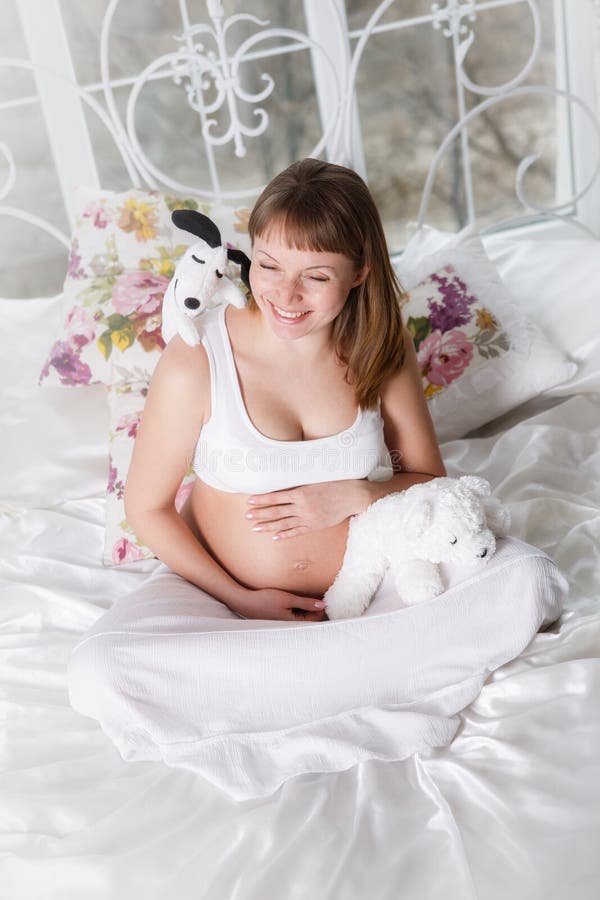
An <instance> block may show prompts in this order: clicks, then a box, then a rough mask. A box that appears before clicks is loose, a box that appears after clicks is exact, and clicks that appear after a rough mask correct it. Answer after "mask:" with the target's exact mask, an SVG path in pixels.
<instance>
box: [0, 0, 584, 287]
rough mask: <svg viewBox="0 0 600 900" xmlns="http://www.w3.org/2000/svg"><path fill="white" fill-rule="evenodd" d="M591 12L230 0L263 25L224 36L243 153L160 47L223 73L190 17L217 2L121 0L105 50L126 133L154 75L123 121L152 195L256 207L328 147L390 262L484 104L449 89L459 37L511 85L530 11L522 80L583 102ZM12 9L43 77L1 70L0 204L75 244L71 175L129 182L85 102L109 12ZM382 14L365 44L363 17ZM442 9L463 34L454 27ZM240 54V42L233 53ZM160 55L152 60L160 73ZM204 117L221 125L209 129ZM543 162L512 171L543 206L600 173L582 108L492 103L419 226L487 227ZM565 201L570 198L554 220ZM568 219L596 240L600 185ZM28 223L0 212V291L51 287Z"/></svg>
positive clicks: (52, 264) (45, 246)
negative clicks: (350, 176) (441, 153)
mask: <svg viewBox="0 0 600 900" xmlns="http://www.w3.org/2000/svg"><path fill="white" fill-rule="evenodd" d="M599 5H600V4H597V3H594V0H580V2H579V3H578V4H576V5H575V4H573V3H566V0H535V2H534V0H438V2H437V3H434V2H432V0H395V2H392V0H384V2H383V3H379V2H378V0H345V2H344V0H303V3H300V2H298V3H289V2H288V0H223V7H224V13H225V16H227V17H228V16H233V15H239V14H242V13H250V14H252V15H253V16H255V17H256V18H257V19H259V20H261V21H259V22H257V21H249V20H247V19H237V20H236V21H235V23H234V24H232V25H231V28H230V29H229V31H228V33H227V41H226V43H227V65H228V66H229V68H230V69H231V67H232V66H234V65H235V64H236V62H239V70H238V74H239V86H241V88H242V90H240V91H238V94H237V96H236V98H235V99H234V101H233V102H234V104H235V115H236V116H237V117H238V118H239V123H240V126H241V130H240V133H239V134H238V139H237V147H236V144H235V143H234V142H233V141H228V142H226V143H224V144H219V143H218V140H219V136H220V135H227V133H228V130H229V128H230V126H231V121H232V120H231V109H230V107H229V106H228V104H227V103H224V104H223V105H221V106H219V107H218V108H215V109H214V110H213V111H212V112H211V111H210V106H211V103H213V101H216V100H217V99H218V88H217V87H215V82H214V79H212V77H211V74H210V71H209V70H208V69H207V70H206V71H205V72H204V73H203V74H201V73H199V72H198V71H196V72H195V73H192V74H191V76H190V74H189V73H188V72H187V71H186V65H185V58H184V57H180V58H179V61H178V62H177V61H175V63H174V65H172V63H173V61H174V57H173V56H170V55H173V54H175V53H177V52H178V51H181V52H183V53H185V52H186V48H187V52H190V48H191V47H192V46H193V45H202V47H201V48H200V47H199V48H198V52H201V53H204V54H205V55H208V54H209V53H210V52H213V53H215V54H217V55H216V56H215V65H218V62H219V60H218V47H217V44H216V43H215V41H214V39H213V37H211V36H210V35H209V34H206V33H201V32H200V31H197V30H195V29H194V28H192V27H191V26H193V25H194V23H199V22H205V23H206V22H207V21H209V19H208V14H207V8H212V9H214V8H216V7H218V6H219V0H187V3H185V2H183V0H182V2H180V3H164V2H161V0H122V2H120V3H118V4H116V8H115V12H114V17H113V19H112V24H111V29H110V37H109V41H108V59H109V62H110V82H111V87H112V97H113V99H114V104H115V109H116V111H117V113H118V115H119V117H120V120H121V122H122V123H126V122H127V116H128V105H129V104H130V103H131V97H132V89H133V88H134V85H135V83H136V81H137V79H138V78H139V76H140V74H141V73H142V72H144V70H147V76H148V77H147V81H146V83H145V84H144V87H143V88H142V89H141V90H140V92H139V96H138V100H137V104H136V105H135V110H134V112H133V113H132V116H131V118H132V121H133V123H134V130H135V138H136V140H137V141H138V142H139V146H140V147H141V148H143V152H144V154H145V157H146V159H144V160H142V168H146V169H147V170H148V172H149V181H150V183H151V184H154V185H155V186H157V187H167V189H169V190H171V191H173V190H176V188H177V185H182V186H188V187H194V188H200V189H203V190H205V191H208V192H209V193H217V194H221V195H225V196H226V197H227V196H228V195H234V196H235V197H236V201H237V202H244V199H246V200H247V202H248V205H251V203H252V200H253V197H254V196H255V195H256V192H257V191H258V189H259V188H260V186H261V185H262V184H264V183H265V182H266V181H267V180H268V179H269V178H270V177H271V176H272V175H274V174H275V173H276V172H277V171H279V170H280V169H281V168H283V167H284V166H285V165H287V164H288V163H289V162H291V161H292V160H293V159H296V158H299V157H301V156H305V155H308V154H314V153H315V152H322V154H323V155H326V154H327V155H328V156H329V158H333V159H337V160H340V161H345V162H348V163H349V164H351V165H353V166H354V167H355V168H357V169H358V171H360V172H361V173H362V174H363V175H364V176H365V177H366V179H367V180H368V182H369V184H370V186H371V189H372V190H373V193H374V195H375V197H376V200H377V202H378V204H379V206H380V209H381V211H382V214H383V219H384V224H385V226H386V231H387V235H388V241H389V245H390V248H391V249H392V250H393V251H397V250H399V249H401V247H402V245H403V244H404V242H405V240H406V230H405V224H406V222H410V221H413V220H415V219H416V218H417V216H418V213H419V205H420V202H421V194H422V191H423V186H424V183H425V178H426V175H427V172H428V169H429V166H430V164H431V161H432V159H433V158H434V154H435V152H436V150H437V148H438V146H439V144H440V143H441V141H442V140H443V138H444V135H445V134H446V133H447V132H448V131H449V130H450V128H451V127H452V126H453V124H454V123H455V122H456V121H457V119H459V118H460V117H461V116H463V115H465V114H468V113H469V112H470V111H471V110H473V109H474V107H475V106H476V105H477V104H478V103H480V102H481V101H482V100H484V99H485V97H484V96H481V95H478V94H477V93H476V92H474V91H472V90H470V89H469V82H467V84H466V85H462V86H460V85H459V84H458V82H457V68H456V64H455V61H456V57H457V53H458V52H459V51H460V48H459V45H460V44H461V42H463V41H464V40H465V39H467V38H469V37H470V35H473V40H472V44H471V45H470V47H469V48H468V51H467V53H466V55H465V58H464V72H465V74H466V77H467V79H470V82H474V83H476V84H483V85H491V86H497V85H500V84H503V83H505V82H507V81H511V80H513V79H514V78H515V77H516V76H517V75H518V73H519V72H521V71H522V70H523V69H524V67H525V66H526V65H527V62H528V59H529V55H530V53H531V49H532V46H533V44H534V36H535V28H534V17H533V15H532V7H535V9H538V10H539V19H540V25H541V32H540V33H541V41H540V46H539V52H538V54H537V56H536V60H535V62H534V63H533V64H532V65H531V67H530V70H529V71H528V72H527V76H526V79H525V80H524V81H523V83H522V85H521V86H520V87H523V86H526V85H540V84H543V85H548V86H557V87H558V88H560V89H562V88H566V89H570V90H572V91H573V92H574V93H577V94H581V95H582V96H583V99H585V100H586V102H587V103H588V104H589V105H592V106H593V105H594V104H595V103H596V102H597V100H596V95H597V87H596V85H597V84H598V81H597V77H598V76H597V74H596V76H595V77H596V80H595V77H594V66H596V65H597V59H598V55H599V51H598V50H596V56H595V55H594V51H595V47H594V40H595V39H596V38H595V36H596V35H597V34H599V33H600V27H596V26H597V24H598V22H600V10H598V9H597V7H598V6H599ZM5 7H6V9H5V11H4V17H3V28H2V31H1V33H0V55H2V56H3V57H10V58H13V59H14V58H15V57H17V58H20V59H23V60H26V61H27V60H31V61H32V62H33V63H35V64H36V65H37V66H41V67H43V68H42V69H40V70H39V71H38V75H37V77H34V76H33V75H32V73H31V71H29V70H28V69H27V68H26V67H24V66H23V65H17V64H13V65H11V66H8V67H6V68H5V71H6V72H7V73H8V76H9V77H8V78H5V79H3V82H2V88H1V89H0V193H1V192H2V191H4V195H5V196H4V199H3V200H0V202H4V203H6V204H7V205H10V206H11V207H17V208H19V209H21V210H24V211H25V212H26V213H27V214H29V215H31V216H38V217H40V218H41V219H43V220H45V221H46V222H48V223H49V225H50V226H51V227H55V228H57V229H59V230H60V231H61V232H62V233H63V234H68V233H69V231H70V218H69V202H70V197H71V194H72V187H73V184H74V183H76V182H83V183H87V184H90V185H94V184H96V185H102V186H103V187H107V188H112V189H116V190H119V189H124V188H127V187H129V186H130V185H131V182H132V171H131V169H130V170H129V171H128V169H127V167H126V166H125V165H124V163H123V160H122V159H121V157H120V155H119V152H118V150H117V149H116V148H115V142H114V139H113V137H112V136H111V134H110V130H109V129H107V127H106V122H103V121H102V118H101V117H99V116H98V115H97V114H96V113H95V112H94V111H93V110H92V108H91V107H92V106H94V105H97V106H98V107H100V108H101V109H102V110H104V118H105V119H107V118H108V119H109V112H110V111H109V110H108V109H107V106H106V102H105V98H104V94H103V85H102V67H101V60H100V46H99V37H100V35H101V32H102V23H103V20H104V17H105V14H106V12H107V9H108V8H109V2H108V0H87V2H86V3H83V4H82V3H73V2H72V0H46V2H45V3H44V10H43V15H40V12H39V4H38V3H36V2H35V0H8V2H7V3H6V4H5ZM383 8H385V11H384V12H383V14H382V15H380V16H379V17H378V18H377V21H376V22H375V25H374V27H373V28H372V33H370V35H369V36H368V40H366V42H365V38H366V37H367V35H366V32H365V29H366V28H367V26H368V23H369V21H370V20H371V21H373V16H374V15H375V14H376V12H377V10H378V9H383ZM452 14H454V15H455V17H456V23H457V26H458V25H460V28H461V31H460V32H457V34H455V35H453V34H452V32H451V28H450V25H451V21H452V20H451V16H452ZM596 16H598V19H597V18H596ZM266 20H268V23H269V24H265V21H266ZM186 26H187V37H184V32H185V31H186ZM445 32H447V33H445ZM174 36H175V38H174ZM317 45H318V46H317ZM363 45H364V46H363ZM240 46H244V47H245V51H244V53H243V54H242V58H236V51H237V50H238V48H239V47H240ZM319 48H321V49H319ZM573 48H576V52H574V51H573ZM358 52H360V59H359V62H358V65H357V67H356V72H355V75H356V77H355V80H354V82H353V87H354V90H353V92H352V93H351V94H350V95H349V96H348V98H347V99H348V103H347V106H346V107H345V110H346V113H347V121H349V122H351V123H352V128H351V129H350V130H349V131H346V130H342V131H339V130H338V129H337V126H336V117H337V114H338V111H339V104H340V96H341V95H342V94H343V93H344V90H345V86H346V84H347V80H348V77H349V75H351V74H352V73H353V68H352V67H353V61H355V62H356V61H357V60H358V56H357V55H356V54H357V53H358ZM157 59H159V60H162V61H161V62H159V63H154V61H155V60H157ZM147 67H150V68H147ZM49 71H53V72H57V73H58V77H54V76H50V75H49V74H48V72H49ZM229 74H230V75H231V76H232V77H235V75H236V72H234V71H230V73H229ZM269 78H270V79H272V82H273V86H272V89H271V90H269V88H270V85H271V82H270V81H269ZM68 79H71V80H72V81H74V82H76V84H77V85H78V86H79V93H78V92H77V90H73V89H72V88H71V87H69V84H68ZM225 87H226V86H225ZM194 89H195V90H196V94H195V95H194V94H193V90H194ZM82 93H83V94H85V98H87V102H83V100H82V97H81V94H82ZM199 96H201V98H202V103H203V104H204V109H202V108H201V104H198V103H197V100H198V97H199ZM257 96H258V97H259V99H256V97H257ZM190 104H192V106H193V105H194V104H196V107H200V108H197V109H195V110H194V109H192V108H191V106H190ZM213 105H214V106H215V107H217V103H216V102H214V104H213ZM260 110H264V112H262V113H261V112H260ZM265 116H267V117H268V123H267V121H266V119H265V118H264V117H265ZM208 119H214V120H215V121H214V124H213V125H211V126H208V125H207V120H208ZM263 125H264V126H265V127H264V128H263ZM203 127H204V128H206V127H209V129H210V135H211V138H212V139H213V141H214V142H213V143H210V142H209V143H208V144H206V143H205V142H204V140H203V137H202V129H203ZM323 130H324V131H325V132H326V133H325V137H324V138H323ZM252 132H254V133H252ZM236 150H237V152H236ZM241 151H242V152H243V154H244V155H239V153H240V152H241ZM539 151H541V156H540V158H539V160H538V161H537V162H536V163H535V165H532V166H531V168H530V169H529V170H528V171H527V173H526V175H525V177H524V179H523V189H524V191H525V193H526V195H527V197H528V198H531V199H532V200H533V201H534V202H535V203H541V204H548V205H552V204H555V203H557V202H563V201H565V202H566V201H569V198H572V197H573V195H574V193H576V190H575V189H576V188H577V190H579V189H580V188H581V187H582V186H583V185H584V184H585V183H586V181H588V180H589V178H590V176H591V174H593V171H594V168H595V167H596V165H597V162H598V139H597V135H596V133H595V131H594V127H593V125H591V124H590V122H589V118H588V116H587V115H586V114H585V113H584V112H583V111H582V110H580V109H579V108H574V107H573V106H571V107H568V106H567V105H566V104H565V103H564V101H562V100H560V99H558V98H557V97H555V96H554V95H552V93H546V94H542V93H526V92H524V91H523V92H522V93H521V95H520V96H515V97H512V98H510V99H507V100H506V101H503V102H501V103H493V104H492V105H490V106H489V108H488V109H486V110H485V111H484V112H483V113H482V114H481V115H478V116H477V117H476V118H475V119H473V121H472V122H469V124H468V127H467V128H466V129H465V130H464V132H463V134H462V136H461V135H459V136H458V137H457V139H456V140H455V141H454V142H453V143H452V145H451V146H450V147H449V148H448V152H447V153H446V155H445V157H444V160H443V162H442V164H441V166H440V169H439V172H438V175H437V177H436V179H435V182H434V184H433V187H432V194H431V202H430V205H429V208H428V211H427V221H428V222H429V223H431V224H434V225H437V226H438V227H441V228H448V229H451V230H456V229H457V228H459V227H460V226H461V225H463V224H464V223H465V222H466V221H467V219H468V218H469V217H470V216H472V215H473V214H474V215H475V216H476V218H477V222H478V224H479V225H480V226H486V225H488V224H490V223H496V222H498V221H499V220H501V219H504V218H506V219H510V218H511V217H513V216H515V215H518V214H519V213H520V212H522V210H521V208H520V207H519V203H518V200H517V199H516V197H515V192H514V183H515V177H516V174H517V172H518V169H519V164H520V162H521V160H522V159H523V158H524V157H526V156H527V155H529V154H531V153H534V152H539ZM13 163H14V165H13ZM54 163H56V166H55V165H54ZM13 173H14V177H13ZM161 173H162V175H161ZM133 174H134V173H133ZM161 179H162V180H161ZM165 179H166V182H165ZM572 209H573V207H572V204H567V203H566V205H565V206H564V209H563V211H564V212H570V211H572ZM577 212H578V214H579V215H581V216H583V218H584V219H586V220H587V221H588V223H589V224H590V225H591V226H592V227H595V228H596V229H597V230H598V233H599V234H600V221H599V220H598V217H600V202H599V199H598V196H597V194H596V195H593V194H592V193H590V194H589V195H588V196H587V197H586V198H584V199H583V200H582V201H581V202H580V203H579V204H578V206H577ZM30 227H31V226H29V225H27V224H23V223H19V224H18V225H15V223H14V220H11V219H9V218H6V217H0V236H1V240H2V245H3V248H4V250H5V252H4V258H5V260H6V261H7V262H6V264H5V265H4V266H3V268H2V272H1V273H0V279H1V281H2V283H0V293H1V294H3V295H7V296H10V295H15V296H25V295H27V294H29V295H35V294H50V293H52V292H53V291H57V290H59V289H60V286H61V283H62V278H63V273H64V252H63V251H62V250H61V248H60V247H59V246H58V245H57V244H56V243H55V241H54V240H53V239H52V238H50V237H49V236H47V235H44V234H43V233H40V232H38V231H36V232H35V233H34V232H33V231H32V234H34V235H35V236H34V239H33V240H28V239H27V236H28V234H29V232H28V229H30ZM41 261H43V262H44V266H40V265H39V263H40V262H41ZM42 271H43V274H42Z"/></svg>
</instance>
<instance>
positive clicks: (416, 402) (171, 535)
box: [69, 159, 564, 798]
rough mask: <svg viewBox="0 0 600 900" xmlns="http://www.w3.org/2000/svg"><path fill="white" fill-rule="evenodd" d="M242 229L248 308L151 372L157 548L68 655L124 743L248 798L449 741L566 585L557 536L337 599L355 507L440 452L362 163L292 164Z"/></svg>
mask: <svg viewBox="0 0 600 900" xmlns="http://www.w3.org/2000/svg"><path fill="white" fill-rule="evenodd" d="M249 232H250V238H251V241H252V248H253V250H252V265H251V268H250V285H251V290H252V299H251V301H250V302H249V304H248V306H247V307H246V308H245V309H237V308H234V307H232V306H228V307H226V308H220V309H215V310H212V311H210V312H208V313H205V314H204V316H203V318H202V343H201V344H200V345H199V346H197V347H189V346H188V345H187V344H185V343H184V342H183V340H181V338H179V336H175V337H174V338H173V339H172V340H171V341H170V343H169V344H168V346H167V347H166V349H165V351H164V353H163V354H162V357H161V359H160V362H159V363H158V366H157V368H156V371H155V373H154V376H153V378H152V382H151V385H150V388H149V392H148V396H147V400H146V405H145V409H144V415H143V420H142V423H141V426H140V428H139V431H138V435H137V439H136V445H135V450H134V455H133V459H132V463H131V467H130V471H129V477H128V480H127V485H126V492H125V501H126V511H127V516H128V519H129V522H130V524H131V525H132V527H133V529H134V530H135V532H136V533H137V535H138V537H139V538H141V539H142V540H143V541H144V543H145V544H147V545H148V546H149V547H150V548H151V549H152V550H153V551H154V553H155V554H156V556H157V557H158V558H159V559H160V560H161V564H160V565H158V567H157V569H156V570H155V572H153V574H152V575H151V576H150V577H149V578H148V579H147V580H146V581H145V582H144V583H143V584H142V585H141V586H140V587H139V588H138V589H137V590H136V591H134V592H133V593H131V594H129V595H128V596H126V597H124V598H122V599H120V600H118V601H117V602H116V603H114V604H113V606H112V607H111V608H110V609H109V610H108V611H107V612H106V613H105V614H104V615H102V616H101V617H100V618H99V619H98V621H97V622H96V623H95V624H94V626H93V627H92V628H91V629H90V630H89V631H88V632H87V633H86V634H85V635H84V636H83V637H82V639H81V640H80V641H79V643H78V644H77V646H76V647H75V649H74V651H73V655H72V657H71V661H70V665H69V695H70V699H71V703H72V705H73V706H74V707H75V709H77V710H78V711H79V712H81V713H83V714H84V715H87V716H91V717H93V718H95V719H97V720H98V721H99V722H100V723H101V725H102V727H103V729H104V731H105V732H106V734H107V735H108V736H109V737H110V738H111V739H112V741H113V742H114V743H115V744H116V746H117V747H118V749H119V750H120V752H121V754H122V756H123V757H124V758H126V759H137V760H152V759H163V760H164V761H166V762H167V763H168V764H170V765H175V766H183V767H187V768H191V769H193V770H195V771H198V772H201V773H202V774H203V775H205V776H206V777H207V778H209V779H210V780H212V781H214V782H215V783H217V784H219V785H220V786H221V787H223V788H224V789H225V790H226V791H228V792H230V793H231V794H232V795H233V796H236V797H237V798H245V797H250V796H258V795H260V794H264V793H268V792H269V791H271V790H273V789H274V788H275V787H277V785H278V784H280V783H281V782H282V781H284V780H285V779H286V778H289V777H291V776H292V775H295V774H299V773H301V772H310V771H338V770H342V769H345V768H348V767H349V766H350V765H352V764H354V763H356V762H358V761H360V760H361V759H365V758H369V757H370V756H374V757H376V758H379V759H401V758H403V757H404V756H407V755H409V754H410V753H411V752H414V751H415V750H417V749H419V748H422V747H425V746H440V745H443V744H446V743H448V742H449V741H450V740H451V739H452V736H453V735H454V733H455V731H456V727H457V720H456V718H455V717H453V715H452V714H453V713H454V712H456V711H457V710H458V709H462V708H463V707H464V706H465V705H466V704H467V703H468V702H470V700H472V699H473V698H474V697H475V696H476V695H477V693H478V691H479V690H480V688H481V685H482V683H483V680H484V678H485V677H486V676H487V674H488V673H489V671H490V668H494V667H497V666H498V665H501V664H502V662H503V661H505V660H507V659H511V658H512V657H514V656H515V655H516V654H517V653H519V652H520V650H521V649H522V648H523V647H524V646H526V645H527V643H528V642H529V640H530V639H531V637H532V636H533V634H534V633H535V631H536V630H537V629H538V627H539V626H540V625H541V623H542V622H544V621H553V619H555V618H556V616H557V615H558V612H559V610H560V602H561V598H562V594H563V592H564V583H563V582H562V581H561V578H560V575H559V573H557V570H556V569H555V567H553V564H552V563H551V561H550V560H549V559H548V558H547V557H545V556H544V554H542V553H541V551H537V550H536V549H535V548H530V547H527V545H521V544H520V543H519V542H512V543H511V542H510V541H506V544H505V546H504V548H500V549H499V551H498V552H497V553H496V556H495V557H494V559H493V560H492V561H491V562H490V563H489V564H488V565H487V566H486V574H485V575H483V576H482V577H481V580H479V581H478V580H476V579H475V580H474V579H470V580H468V581H467V582H465V584H466V587H465V588H464V590H463V589H462V585H459V587H460V591H459V592H458V593H456V592H455V593H454V594H453V593H452V590H450V591H448V592H446V594H444V595H442V596H441V597H440V598H438V600H439V602H437V601H436V603H429V604H421V605H418V606H414V607H411V608H408V609H400V610H397V606H398V603H397V602H396V603H395V602H394V600H395V598H394V591H393V586H392V589H391V590H390V584H389V580H386V579H384V582H383V583H382V585H381V587H380V590H379V591H378V593H377V594H376V595H375V597H374V600H373V602H372V604H371V606H370V607H369V610H368V611H367V613H365V615H364V616H363V617H361V618H360V619H354V620H341V621H335V622H328V621H323V620H325V619H326V614H325V611H324V608H323V607H324V604H323V600H322V598H323V595H324V593H325V591H326V590H327V588H328V587H329V585H330V584H331V583H332V582H333V580H334V578H335V575H336V573H337V571H338V569H339V568H340V566H341V563H342V559H343V555H344V550H345V546H346V537H347V530H348V522H349V519H350V517H351V516H352V515H354V514H356V513H360V512H361V511H362V510H364V509H366V507H367V506H368V505H369V504H370V503H372V502H373V501H375V500H376V499H378V498H380V497H383V496H385V495H386V494H388V493H390V492H392V491H402V490H405V489H406V488H408V487H409V486H410V485H412V484H415V483H417V482H423V481H427V480H429V479H431V478H434V477H436V476H441V475H444V474H445V469H444V465H443V463H442V459H441V457H440V452H439V449H438V445H437V441H436V437H435V433H434V429H433V426H432V422H431V419H430V416H429V412H428V409H427V404H426V401H425V398H424V395H423V390H422V387H421V378H420V373H419V369H418V365H417V360H416V356H415V351H414V348H413V345H412V341H411V339H410V335H408V333H407V332H405V331H404V330H403V325H402V319H401V314H400V304H399V298H400V295H401V289H400V286H399V284H398V283H397V281H396V278H395V276H394V273H393V270H392V268H391V265H390V261H389V257H388V252H387V248H386V244H385V239H384V235H383V229H382V226H381V221H380V218H379V215H378V213H377V210H376V208H375V205H374V203H373V200H372V198H371V195H370V193H369V191H368V189H367V187H366V185H365V184H364V182H363V181H362V179H360V178H359V176H358V175H356V173H354V172H353V171H351V170H349V169H347V168H344V167H342V166H336V165H332V164H328V163H324V162H319V161H317V160H312V159H307V160H303V161H301V162H298V163H295V164H294V165H292V166H290V167H289V168H288V169H286V170H285V171H284V172H283V173H281V174H280V175H278V176H277V177H276V178H275V179H274V180H273V181H272V182H271V183H270V184H269V185H268V186H267V187H266V189H265V190H264V192H263V193H262V194H261V196H260V197H259V199H258V201H257V203H256V205H255V207H254V210H253V212H252V214H251V217H250V222H249ZM190 464H191V465H192V466H193V468H194V471H195V473H196V475H197V479H196V481H195V482H194V486H193V489H192V492H191V494H190V496H189V498H188V501H187V503H186V506H185V507H184V509H183V510H182V512H181V514H179V513H178V512H177V511H176V509H175V505H174V501H175V495H176V493H177V489H178V487H179V485H180V483H181V481H182V478H183V477H184V475H185V474H186V472H187V471H188V469H189V466H190ZM500 570H502V576H501V577H500V576H499V575H498V572H499V571H500ZM461 577H462V576H460V575H459V577H458V581H460V578H461ZM450 582H451V579H450ZM450 586H451V587H452V584H451V583H450ZM390 610H391V615H387V614H386V613H387V612H389V611H390ZM382 611H383V613H384V614H383V615H381V614H380V613H381V612H382ZM490 660H492V662H491V663H490ZM401 711H403V712H402V714H401V715H400V712H401Z"/></svg>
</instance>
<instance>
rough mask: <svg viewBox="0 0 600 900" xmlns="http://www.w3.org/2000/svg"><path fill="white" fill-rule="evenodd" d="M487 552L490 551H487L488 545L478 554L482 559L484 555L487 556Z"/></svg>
mask: <svg viewBox="0 0 600 900" xmlns="http://www.w3.org/2000/svg"><path fill="white" fill-rule="evenodd" d="M487 552H488V551H487V547H484V548H483V550H482V551H481V553H478V554H477V555H478V556H479V557H480V558H481V559H483V557H484V556H487Z"/></svg>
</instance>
